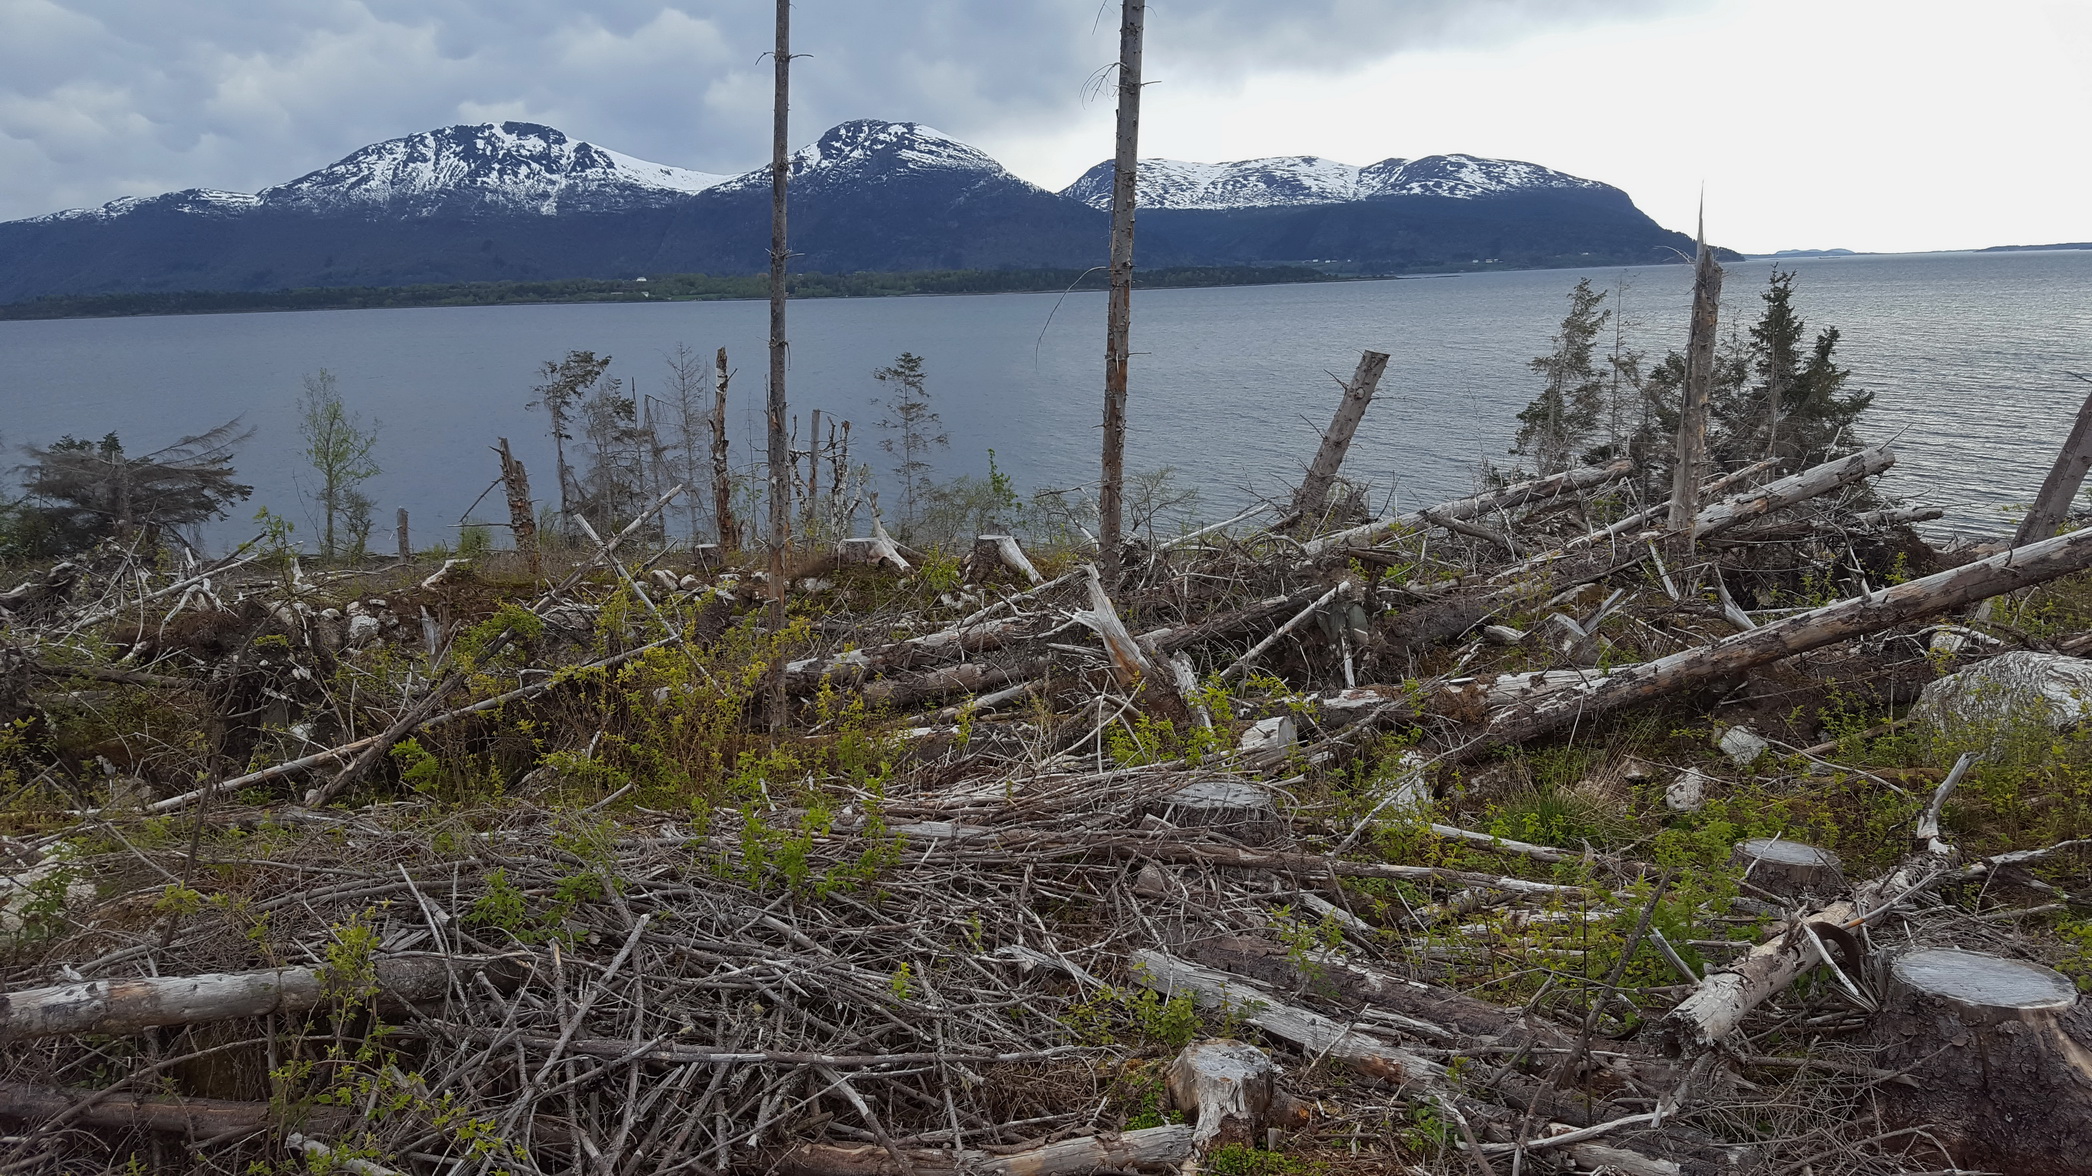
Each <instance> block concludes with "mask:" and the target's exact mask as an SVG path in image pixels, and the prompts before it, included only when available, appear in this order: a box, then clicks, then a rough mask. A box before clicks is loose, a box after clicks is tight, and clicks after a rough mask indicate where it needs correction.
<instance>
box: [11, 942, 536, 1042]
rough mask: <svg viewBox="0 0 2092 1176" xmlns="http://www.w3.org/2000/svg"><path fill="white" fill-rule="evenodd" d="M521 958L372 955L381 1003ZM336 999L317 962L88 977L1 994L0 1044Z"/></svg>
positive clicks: (515, 966) (444, 987) (516, 965)
mask: <svg viewBox="0 0 2092 1176" xmlns="http://www.w3.org/2000/svg"><path fill="white" fill-rule="evenodd" d="M523 970H524V964H523V963H522V961H519V960H516V959H513V958H509V957H499V956H497V957H492V958H487V957H468V956H441V955H399V956H389V957H387V958H384V959H380V960H378V961H377V964H376V967H375V972H376V975H375V983H376V987H377V996H378V999H380V1000H381V1001H383V1000H392V1001H399V1002H406V1003H413V1002H419V1001H429V1000H436V999H438V998H440V997H442V996H443V995H444V994H445V993H447V992H449V991H450V987H451V985H452V983H453V982H454V981H455V980H458V979H464V978H468V977H470V976H471V975H472V974H473V973H475V972H486V973H488V974H489V975H490V977H491V978H495V979H499V980H502V981H505V982H507V983H508V984H510V985H513V984H514V983H516V982H518V981H520V980H521V978H522V974H523ZM334 998H335V993H334V991H333V990H332V988H331V987H330V984H329V977H327V976H325V975H323V974H322V971H321V969H318V968H267V969H263V970H261V971H255V972H213V973H207V974H204V975H200V976H138V977H132V978H130V979H125V980H86V981H82V982H80V983H78V984H60V985H56V986H54V987H50V988H31V989H27V990H24V991H21V992H10V993H7V994H6V995H4V996H0V1045H6V1044H9V1043H12V1042H16V1041H29V1040H32V1039H34V1038H38V1037H52V1036H56V1035H58V1034H62V1033H136V1032H139V1031H140V1030H143V1029H151V1028H154V1027H155V1026H161V1025H193V1024H196V1023H198V1022H202V1021H224V1020H229V1019H231V1018H233V1017H259V1016H263V1015H266V1014H268V1013H302V1012H306V1011H308V1010H310V1009H315V1008H318V1007H320V1006H321V1005H323V1004H326V1003H328V1002H329V1001H330V1000H332V999H334Z"/></svg>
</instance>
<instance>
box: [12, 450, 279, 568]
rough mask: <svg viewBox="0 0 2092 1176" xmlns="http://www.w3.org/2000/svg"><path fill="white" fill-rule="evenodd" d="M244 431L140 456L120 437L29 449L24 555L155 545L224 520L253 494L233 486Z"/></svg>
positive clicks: (20, 513)
mask: <svg viewBox="0 0 2092 1176" xmlns="http://www.w3.org/2000/svg"><path fill="white" fill-rule="evenodd" d="M238 426H239V422H238V421H227V422H226V423H225V424H222V425H219V426H218V427H217V428H215V429H212V430H210V431H209V432H205V433H199V434H197V435H196V436H193V437H184V438H182V439H181V440H180V441H177V442H175V443H174V444H173V445H169V446H167V447H166V448H164V449H159V450H155V451H154V452H152V453H148V454H145V455H143V456H140V457H132V456H130V455H129V454H127V453H125V452H124V448H123V442H122V441H121V440H119V439H118V438H117V436H116V434H114V433H110V434H109V435H107V436H105V437H103V438H102V439H101V440H100V441H84V440H80V439H77V438H74V437H69V436H68V437H61V438H59V439H58V440H57V441H56V442H54V443H53V444H51V445H49V446H47V447H37V446H29V447H28V448H27V449H26V450H25V452H26V453H27V454H28V455H29V458H30V461H29V464H27V465H26V466H24V467H23V468H22V473H23V490H24V491H25V493H26V497H25V498H24V500H23V502H22V503H21V504H20V506H19V507H18V509H17V512H16V514H17V522H16V526H17V528H18V529H19V530H20V531H21V532H22V540H23V541H22V542H21V544H20V545H21V547H22V548H23V554H25V555H34V556H47V555H64V554H67V553H69V552H75V551H83V550H85V549H87V548H89V547H92V546H93V545H94V544H95V543H97V542H99V541H101V540H103V539H107V538H116V539H125V540H128V539H131V538H133V537H141V538H143V539H144V540H145V542H146V543H147V544H148V545H157V544H158V542H159V537H160V534H161V533H162V532H163V531H166V530H169V529H173V528H179V527H187V526H192V525H194V524H196V523H200V522H203V521H205V520H206V519H213V518H217V517H219V516H220V515H223V514H224V513H225V511H226V509H227V508H229V507H230V506H231V505H232V504H233V503H235V502H239V501H241V500H243V499H245V498H246V497H247V496H248V495H250V494H252V493H254V487H252V486H247V485H242V484H241V483H238V482H235V481H233V469H232V454H233V450H234V447H236V446H237V445H239V444H240V443H241V442H242V441H245V440H246V439H247V438H248V437H249V436H251V435H252V432H251V431H243V430H241V429H240V428H239V427H238Z"/></svg>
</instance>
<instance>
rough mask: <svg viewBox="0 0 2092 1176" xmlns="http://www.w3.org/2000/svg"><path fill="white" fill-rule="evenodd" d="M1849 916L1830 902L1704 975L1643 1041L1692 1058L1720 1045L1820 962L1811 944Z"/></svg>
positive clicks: (1844, 905) (1845, 905) (1846, 906)
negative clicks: (1768, 1000)
mask: <svg viewBox="0 0 2092 1176" xmlns="http://www.w3.org/2000/svg"><path fill="white" fill-rule="evenodd" d="M1855 913H1856V912H1855V908H1854V907H1853V905H1852V904H1851V903H1850V902H1834V903H1832V904H1830V905H1829V906H1826V907H1823V908H1821V909H1820V910H1817V911H1814V912H1811V913H1810V914H1808V915H1806V916H1804V917H1803V918H1801V919H1797V920H1795V921H1794V922H1792V923H1790V924H1788V925H1787V927H1786V928H1785V929H1784V930H1783V931H1781V932H1780V933H1779V934H1778V935H1775V936H1773V937H1772V938H1770V939H1768V940H1766V941H1765V942H1763V943H1760V944H1758V945H1757V946H1755V947H1753V948H1751V949H1750V950H1749V951H1748V952H1745V953H1744V955H1743V957H1742V958H1741V959H1738V960H1736V961H1735V962H1733V963H1731V964H1729V965H1728V966H1727V967H1725V968H1719V969H1717V970H1715V971H1712V972H1709V973H1707V975H1706V976H1705V977H1704V978H1703V979H1702V980H1701V981H1700V984H1699V987H1698V988H1696V989H1695V990H1694V991H1693V992H1692V994H1691V995H1689V996H1687V997H1686V998H1685V999H1684V1000H1682V1001H1680V1002H1678V1005H1677V1006H1676V1007H1675V1008H1673V1009H1672V1010H1671V1011H1670V1012H1669V1013H1667V1014H1665V1015H1664V1016H1663V1017H1661V1018H1659V1019H1658V1020H1657V1021H1656V1022H1655V1024H1654V1025H1653V1026H1652V1027H1651V1029H1650V1031H1649V1034H1648V1037H1649V1040H1650V1041H1651V1042H1652V1043H1654V1044H1655V1045H1656V1046H1658V1047H1659V1048H1661V1049H1663V1050H1664V1051H1665V1052H1666V1053H1669V1054H1671V1055H1673V1056H1680V1055H1689V1054H1698V1053H1700V1052H1702V1051H1704V1050H1707V1049H1709V1048H1712V1047H1713V1046H1714V1045H1716V1044H1718V1043H1719V1042H1721V1041H1723V1040H1726V1039H1727V1038H1728V1037H1729V1035H1730V1034H1732V1033H1734V1032H1735V1031H1736V1027H1737V1026H1738V1025H1741V1024H1742V1023H1743V1018H1744V1017H1745V1016H1747V1015H1748V1014H1749V1013H1750V1011H1751V1010H1752V1009H1754V1008H1757V1007H1758V1006H1759V1005H1760V1004H1763V1003H1764V1002H1765V1000H1766V999H1767V998H1768V997H1770V996H1772V994H1773V993H1775V992H1778V991H1780V990H1781V989H1783V988H1786V987H1787V986H1788V985H1789V984H1792V983H1794V981H1795V979H1796V978H1797V977H1799V976H1800V975H1801V974H1802V973H1803V972H1806V971H1808V970H1809V969H1810V968H1813V967H1815V966H1816V965H1817V964H1818V963H1819V962H1821V961H1822V958H1823V957H1822V955H1821V954H1820V953H1819V952H1818V951H1817V948H1816V944H1817V943H1819V942H1822V941H1823V939H1824V937H1825V936H1826V935H1832V936H1836V935H1837V934H1839V933H1840V932H1841V930H1842V928H1843V926H1844V924H1845V923H1847V922H1850V921H1851V920H1852V919H1853V917H1854V915H1855ZM1804 923H1807V924H1813V926H1812V927H1804V926H1803V924H1804ZM1811 930H1813V931H1814V932H1815V934H1814V935H1811V934H1810V931H1811Z"/></svg>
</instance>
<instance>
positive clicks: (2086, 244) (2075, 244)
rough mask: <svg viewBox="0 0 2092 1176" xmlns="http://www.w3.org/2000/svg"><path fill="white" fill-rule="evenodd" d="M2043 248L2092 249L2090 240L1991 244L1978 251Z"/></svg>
mask: <svg viewBox="0 0 2092 1176" xmlns="http://www.w3.org/2000/svg"><path fill="white" fill-rule="evenodd" d="M2044 249H2092V241H2063V242H2059V243H2057V244H2054V245H1992V246H1991V247H1990V248H1988V249H1978V250H1976V252H1978V253H2037V252H2039V251H2041V250H2044Z"/></svg>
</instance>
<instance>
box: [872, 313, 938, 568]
mask: <svg viewBox="0 0 2092 1176" xmlns="http://www.w3.org/2000/svg"><path fill="white" fill-rule="evenodd" d="M872 378H873V379H875V380H877V381H879V382H880V383H881V384H883V385H885V386H886V390H887V391H886V398H885V399H884V400H880V399H878V398H876V397H875V398H873V400H872V404H873V405H874V406H875V407H878V408H881V409H883V410H885V412H886V413H887V415H886V417H884V418H883V419H881V420H880V421H879V422H878V426H879V428H880V429H881V430H882V431H883V432H885V434H886V436H884V437H882V438H880V440H879V448H881V449H883V450H885V451H886V452H887V453H889V454H892V455H893V458H894V464H893V472H894V478H895V480H896V481H898V482H899V483H900V488H901V509H902V515H901V525H902V527H903V528H909V527H912V526H913V525H914V523H915V520H916V509H917V506H918V505H919V504H920V503H921V502H922V501H923V500H926V499H927V498H928V497H929V496H930V490H931V484H930V460H929V458H930V450H932V449H933V448H936V447H939V446H945V445H950V444H951V436H950V435H949V434H947V433H945V432H944V431H943V426H944V422H943V421H942V420H940V419H939V418H938V416H937V413H936V411H935V410H933V409H932V408H931V407H930V392H929V387H928V385H927V383H926V377H925V375H924V372H923V361H922V357H921V356H919V355H915V354H913V353H911V352H907V351H903V352H902V353H901V354H900V357H899V358H897V359H895V360H894V361H893V363H892V365H891V366H888V367H883V368H880V369H879V370H877V371H875V372H873V373H872Z"/></svg>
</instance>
